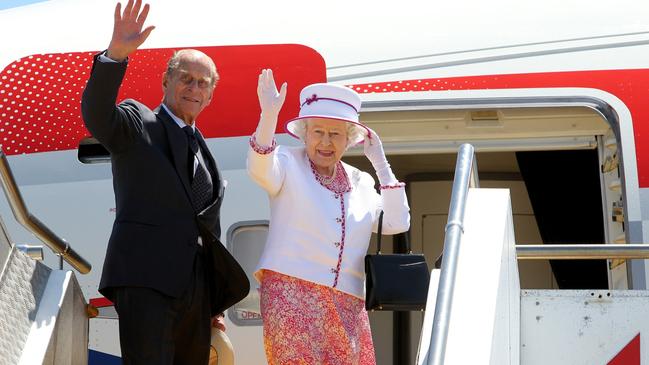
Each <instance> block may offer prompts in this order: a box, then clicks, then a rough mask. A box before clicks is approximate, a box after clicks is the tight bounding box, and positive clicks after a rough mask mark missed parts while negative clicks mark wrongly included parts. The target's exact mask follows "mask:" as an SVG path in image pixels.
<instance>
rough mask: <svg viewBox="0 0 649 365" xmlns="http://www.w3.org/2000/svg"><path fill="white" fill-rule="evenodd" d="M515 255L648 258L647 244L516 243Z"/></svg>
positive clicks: (530, 258) (553, 258) (531, 256)
mask: <svg viewBox="0 0 649 365" xmlns="http://www.w3.org/2000/svg"><path fill="white" fill-rule="evenodd" d="M516 256H517V258H518V259H519V260H601V259H649V245H646V244H624V245H615V244H614V245H610V244H609V245H606V244H576V245H566V244H561V245H555V244H544V245H516Z"/></svg>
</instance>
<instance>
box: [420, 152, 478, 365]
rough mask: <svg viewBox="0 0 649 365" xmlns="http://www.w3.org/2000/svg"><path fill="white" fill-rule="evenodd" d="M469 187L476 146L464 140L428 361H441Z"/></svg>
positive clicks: (433, 364) (436, 364) (431, 364)
mask: <svg viewBox="0 0 649 365" xmlns="http://www.w3.org/2000/svg"><path fill="white" fill-rule="evenodd" d="M469 187H472V188H477V187H479V180H478V166H477V163H476V161H475V150H474V148H473V146H472V145H470V144H463V145H461V146H460V150H459V152H458V156H457V162H456V165H455V179H454V180H453V191H452V192H451V204H450V208H449V214H448V221H447V223H446V235H445V237H444V251H443V252H444V256H443V258H442V269H441V272H440V277H439V285H438V287H437V301H436V305H435V316H434V319H433V330H432V334H431V337H430V351H429V353H428V365H442V364H444V355H445V353H446V339H447V336H448V327H449V321H450V318H451V308H452V304H453V303H452V302H453V289H454V287H455V273H456V271H457V260H458V255H459V251H460V240H461V238H462V233H463V232H464V227H463V224H464V208H465V206H466V199H467V195H468V193H469Z"/></svg>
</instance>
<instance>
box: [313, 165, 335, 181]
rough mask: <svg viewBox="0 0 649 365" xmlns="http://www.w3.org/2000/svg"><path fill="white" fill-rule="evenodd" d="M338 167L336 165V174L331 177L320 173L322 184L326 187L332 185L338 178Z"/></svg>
mask: <svg viewBox="0 0 649 365" xmlns="http://www.w3.org/2000/svg"><path fill="white" fill-rule="evenodd" d="M337 167H338V164H335V165H334V172H332V173H331V176H325V175H322V174H320V173H318V175H320V178H321V179H322V183H323V184H325V185H331V183H332V182H334V179H335V178H336V168H337Z"/></svg>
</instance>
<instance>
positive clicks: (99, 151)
mask: <svg viewBox="0 0 649 365" xmlns="http://www.w3.org/2000/svg"><path fill="white" fill-rule="evenodd" d="M77 158H78V159H79V161H81V162H82V163H101V162H110V152H108V150H107V149H106V148H104V146H102V144H101V143H99V141H97V139H95V138H93V137H86V138H84V139H82V140H81V142H79V151H78V153H77Z"/></svg>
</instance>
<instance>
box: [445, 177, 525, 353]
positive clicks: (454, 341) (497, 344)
mask: <svg viewBox="0 0 649 365" xmlns="http://www.w3.org/2000/svg"><path fill="white" fill-rule="evenodd" d="M514 244H515V242H514V228H513V224H512V214H511V204H510V199H509V190H506V189H470V190H469V197H468V200H467V207H466V213H465V219H464V235H463V237H462V242H461V244H460V254H459V259H458V269H457V276H456V281H455V290H454V296H453V308H452V311H451V320H450V325H449V333H448V340H447V347H446V356H445V362H444V363H445V364H493V365H505V364H510V365H517V364H519V350H518V349H519V293H520V285H519V281H518V265H517V261H516V253H515V251H514ZM477 268H479V269H477Z"/></svg>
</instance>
